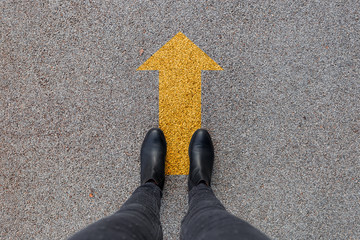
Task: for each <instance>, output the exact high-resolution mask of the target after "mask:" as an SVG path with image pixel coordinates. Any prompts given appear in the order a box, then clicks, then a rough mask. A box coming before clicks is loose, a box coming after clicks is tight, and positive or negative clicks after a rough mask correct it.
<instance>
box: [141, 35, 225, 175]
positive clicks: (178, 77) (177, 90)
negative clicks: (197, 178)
mask: <svg viewBox="0 0 360 240" xmlns="http://www.w3.org/2000/svg"><path fill="white" fill-rule="evenodd" d="M137 70H159V127H160V128H161V129H162V130H163V131H164V134H165V137H166V142H167V156H166V165H165V166H166V167H165V173H166V175H187V174H188V173H189V158H188V152H187V150H188V147H189V143H190V139H191V136H192V134H193V133H194V131H195V130H196V129H198V128H200V127H201V70H223V69H222V68H221V67H220V66H219V65H218V64H217V63H216V62H215V61H213V60H212V59H211V58H210V57H209V56H208V55H206V53H204V52H203V51H202V50H201V49H200V48H199V47H197V46H196V45H195V44H194V43H193V42H192V41H191V40H190V39H188V38H187V37H186V36H185V35H184V34H183V33H181V32H179V33H178V34H176V35H175V36H174V37H173V38H172V39H171V40H170V41H169V42H167V43H166V44H165V45H164V46H163V47H161V48H160V49H159V50H158V51H157V52H156V53H155V54H154V55H152V56H151V57H150V58H149V59H148V60H147V61H146V62H145V63H144V64H143V65H141V66H140V67H139V68H138V69H137Z"/></svg>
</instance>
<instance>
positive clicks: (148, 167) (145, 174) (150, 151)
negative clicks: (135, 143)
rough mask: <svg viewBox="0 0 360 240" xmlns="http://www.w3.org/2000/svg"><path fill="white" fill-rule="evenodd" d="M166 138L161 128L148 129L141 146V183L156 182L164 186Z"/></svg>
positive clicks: (161, 186)
mask: <svg viewBox="0 0 360 240" xmlns="http://www.w3.org/2000/svg"><path fill="white" fill-rule="evenodd" d="M165 156H166V140H165V136H164V133H163V132H162V131H161V129H159V128H152V129H150V130H149V131H148V133H147V134H146V136H145V139H144V141H143V144H142V146H141V154H140V160H141V184H142V185H143V184H145V183H146V182H154V183H155V184H156V185H158V186H159V187H160V189H161V190H163V188H164V182H165Z"/></svg>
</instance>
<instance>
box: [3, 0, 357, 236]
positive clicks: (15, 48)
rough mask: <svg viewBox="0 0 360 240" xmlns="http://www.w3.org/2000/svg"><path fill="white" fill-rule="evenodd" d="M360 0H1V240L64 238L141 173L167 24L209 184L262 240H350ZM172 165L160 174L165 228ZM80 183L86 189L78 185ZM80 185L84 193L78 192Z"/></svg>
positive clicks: (174, 226) (124, 194)
mask: <svg viewBox="0 0 360 240" xmlns="http://www.w3.org/2000/svg"><path fill="white" fill-rule="evenodd" d="M359 13H360V2H359V1H356V0H353V1H303V0H301V1H115V0H109V1H103V0H102V1H100V0H99V1H94V0H92V1H60V0H57V1H55V0H51V1H9V0H7V1H1V2H0V143H1V145H0V154H1V155H0V156H1V179H0V181H1V184H0V190H1V193H0V205H1V221H0V229H1V230H0V231H1V235H0V238H1V239H66V238H67V237H68V236H70V235H71V234H73V233H74V232H76V231H78V230H80V229H81V228H83V227H85V226H86V225H88V224H90V223H92V222H94V221H96V220H98V219H100V218H102V217H105V216H107V215H110V214H112V213H113V212H115V211H116V210H117V209H118V208H119V207H120V206H121V205H122V203H123V202H124V201H126V199H127V198H128V197H129V196H130V194H131V193H132V192H133V191H134V190H135V189H136V187H137V186H138V185H139V181H140V180H139V179H140V174H139V169H140V164H139V151H140V146H141V143H142V140H143V138H144V136H145V134H146V132H147V130H148V129H150V128H151V127H156V126H157V125H158V73H157V72H156V71H146V72H143V71H141V72H137V71H136V68H137V67H139V66H140V65H141V64H142V63H143V62H144V61H145V60H147V59H148V58H149V57H150V56H151V55H152V54H153V53H155V52H156V51H157V50H158V49H159V48H160V47H161V46H163V45H164V44H165V43H166V42H167V41H168V40H169V39H171V38H172V37H173V36H174V35H175V34H176V33H178V32H179V31H181V32H183V33H184V34H185V35H186V36H187V37H188V38H190V39H191V40H192V41H193V42H194V43H195V44H197V45H198V46H199V47H200V48H201V49H202V50H204V51H205V52H206V53H207V54H208V55H209V56H210V57H211V58H212V59H214V60H215V61H216V62H217V63H218V64H219V65H220V66H221V67H223V68H224V71H213V72H212V71H207V72H205V71H203V74H202V126H203V127H204V128H207V129H208V130H209V131H210V133H211V135H212V137H213V141H214V144H215V150H216V153H215V154H216V159H215V161H216V162H215V166H214V168H215V169H214V176H213V190H214V192H215V194H216V195H217V197H218V198H219V199H220V200H221V201H222V203H223V204H224V205H225V207H226V208H227V209H228V211H230V212H231V213H233V214H235V215H236V216H238V217H240V218H242V219H244V220H246V221H248V222H250V223H251V224H253V225H254V226H256V227H257V228H259V229H260V230H261V231H263V232H265V233H266V234H267V235H269V236H270V237H271V238H273V239H360V228H359V226H360V217H359V216H360V187H359V185H360V184H359V183H360V157H359V156H360V150H359V146H360V143H359V141H360V140H359V139H360V76H359V73H360V70H359V69H360V40H359V39H360V14H359ZM186 181H187V179H186V176H168V177H167V178H166V185H165V190H164V197H163V202H162V212H161V218H162V223H163V230H164V239H178V236H179V230H180V222H181V219H182V218H183V216H184V215H185V213H186V211H187V206H188V205H187V187H186ZM91 194H92V195H91ZM91 196H92V197H91Z"/></svg>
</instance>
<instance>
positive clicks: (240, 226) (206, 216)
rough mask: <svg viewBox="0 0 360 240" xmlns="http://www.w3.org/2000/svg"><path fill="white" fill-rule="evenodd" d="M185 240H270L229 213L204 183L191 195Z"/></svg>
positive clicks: (184, 224) (182, 235) (193, 190)
mask: <svg viewBox="0 0 360 240" xmlns="http://www.w3.org/2000/svg"><path fill="white" fill-rule="evenodd" d="M180 239H182V240H191V239H194V240H195V239H196V240H203V239H204V240H205V239H206V240H212V239H214V240H215V239H223V240H233V239H234V240H235V239H244V240H250V239H252V240H265V239H269V238H268V237H267V236H265V235H264V234H263V233H261V232H260V231H259V230H257V229H256V228H254V227H253V226H251V225H250V224H249V223H247V222H245V221H243V220H241V219H239V218H237V217H235V216H234V215H232V214H230V213H229V212H227V211H226V210H225V208H224V206H223V205H222V204H221V203H220V201H219V200H218V199H217V198H216V197H215V195H214V193H213V191H212V190H211V188H210V187H209V186H207V185H205V184H203V183H201V184H199V185H197V186H194V187H193V188H192V189H191V191H190V192H189V211H188V213H187V215H186V216H185V218H184V219H183V221H182V223H181V235H180Z"/></svg>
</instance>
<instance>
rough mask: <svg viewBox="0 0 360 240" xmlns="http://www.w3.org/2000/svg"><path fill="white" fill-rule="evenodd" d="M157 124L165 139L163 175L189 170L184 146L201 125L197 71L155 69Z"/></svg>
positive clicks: (199, 78) (199, 81) (199, 72)
mask: <svg viewBox="0 0 360 240" xmlns="http://www.w3.org/2000/svg"><path fill="white" fill-rule="evenodd" d="M159 127H160V128H161V129H162V130H163V132H164V134H165V137H166V141H167V156H166V169H165V172H166V174H167V175H187V174H188V173H189V158H188V147H189V143H190V139H191V136H192V134H193V133H194V131H195V130H197V129H198V128H200V127H201V71H200V70H190V71H189V70H160V71H159Z"/></svg>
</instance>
